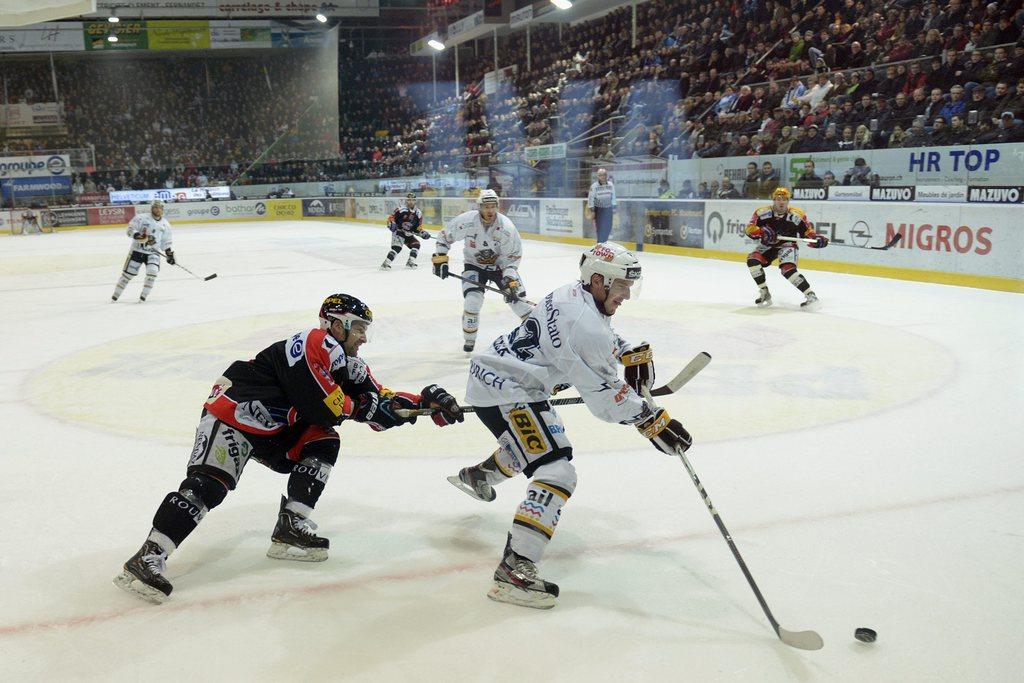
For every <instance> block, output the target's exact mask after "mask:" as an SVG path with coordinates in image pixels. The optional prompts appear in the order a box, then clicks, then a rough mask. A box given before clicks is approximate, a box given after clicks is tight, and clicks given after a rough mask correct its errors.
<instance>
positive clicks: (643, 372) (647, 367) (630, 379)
mask: <svg viewBox="0 0 1024 683" xmlns="http://www.w3.org/2000/svg"><path fill="white" fill-rule="evenodd" d="M619 360H621V361H622V364H623V365H625V366H626V384H628V385H629V386H630V387H632V388H633V391H635V392H636V393H638V394H642V393H643V387H645V386H646V387H647V388H650V387H651V386H652V385H653V384H654V352H653V351H652V350H651V345H650V344H648V343H647V342H640V343H639V344H637V345H636V346H634V347H633V348H631V349H629V350H628V351H624V352H623V353H622V356H621V357H620V359H619Z"/></svg>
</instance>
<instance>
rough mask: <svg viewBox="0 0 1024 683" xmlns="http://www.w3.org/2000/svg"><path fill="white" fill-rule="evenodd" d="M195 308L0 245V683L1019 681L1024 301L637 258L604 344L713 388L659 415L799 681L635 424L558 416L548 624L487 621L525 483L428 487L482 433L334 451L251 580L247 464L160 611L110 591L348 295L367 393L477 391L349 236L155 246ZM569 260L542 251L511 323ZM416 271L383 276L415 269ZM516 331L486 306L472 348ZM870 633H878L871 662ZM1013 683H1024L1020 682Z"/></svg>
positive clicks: (97, 234) (409, 433)
mask: <svg viewBox="0 0 1024 683" xmlns="http://www.w3.org/2000/svg"><path fill="white" fill-rule="evenodd" d="M174 236H175V252H176V253H177V254H178V255H179V257H180V259H181V262H182V263H183V264H184V265H185V266H187V267H188V268H190V269H192V270H193V271H194V272H196V273H197V274H199V275H206V274H208V273H210V272H217V273H218V275H219V277H218V278H217V279H215V280H213V281H210V282H202V281H201V280H198V279H193V278H191V277H189V276H188V275H187V274H186V273H185V272H183V271H182V270H180V269H177V268H173V267H169V266H166V265H165V266H164V267H163V270H162V272H161V275H160V278H159V279H158V281H157V284H156V288H155V289H154V291H153V294H152V296H151V297H150V301H149V302H147V303H145V304H139V303H137V302H136V299H137V295H138V291H139V288H140V287H141V280H142V278H141V277H139V278H136V279H135V280H134V281H133V282H132V284H131V285H130V286H129V289H128V291H127V292H126V293H125V295H124V296H123V297H122V300H121V302H120V303H117V304H111V303H110V301H109V297H110V293H111V290H112V288H113V285H114V282H115V280H116V278H117V274H118V270H119V268H120V265H121V262H122V259H123V258H124V256H125V254H126V252H127V247H128V240H127V238H126V237H125V236H124V234H123V232H122V231H120V230H98V231H82V232H67V233H62V234H55V235H40V236H25V237H3V238H0V320H2V324H0V349H2V351H0V353H2V358H3V363H2V364H0V415H2V423H3V425H2V445H0V458H2V460H0V463H2V473H3V474H2V476H0V501H2V502H0V505H2V508H0V509H2V511H3V524H2V531H0V596H2V597H0V679H2V680H5V681H20V680H48V681H53V680H66V679H87V680H97V681H110V680H139V679H160V680H178V681H182V680H268V679H283V680H342V679H344V680H352V681H392V680H399V681H400V680H421V681H435V680H480V681H498V680H501V681H523V680H559V681H561V680H566V681H570V680H572V681H575V680H579V681H609V680H644V681H670V680H671V681H678V680H693V681H710V680H744V681H816V680H843V681H935V680H945V681H964V680H972V681H1016V680H1020V675H1021V672H1022V671H1024V654H1022V650H1024V648H1022V646H1024V627H1022V625H1021V623H1022V622H1021V618H1022V615H1024V590H1022V584H1024V468H1022V466H1021V460H1022V453H1024V449H1022V448H1021V445H1020V444H1021V437H1022V431H1024V430H1022V427H1021V415H1022V413H1024V400H1022V391H1021V386H1022V381H1024V369H1022V360H1021V358H1022V355H1021V340H1022V339H1024V298H1022V297H1021V296H1020V295H1013V294H1006V293H999V292H991V291H983V290H976V289H968V288H956V287H946V286H939V285H931V284H920V283H910V282H900V281H892V280H884V279H875V278H867V277H856V276H847V275H838V274H832V273H824V272H815V271H806V274H807V276H808V278H809V279H810V280H811V283H812V284H813V285H814V288H815V290H816V291H817V292H818V294H819V296H820V297H821V299H822V307H821V310H820V311H819V312H815V313H808V312H806V311H800V310H799V308H798V306H797V303H798V302H799V300H800V297H799V295H798V293H797V292H796V290H795V289H793V288H792V287H791V286H790V285H789V284H788V283H787V282H785V281H784V280H782V279H781V277H780V276H779V274H778V272H777V271H776V270H775V269H771V270H770V271H769V284H770V285H771V287H772V291H773V293H774V296H775V301H776V306H775V307H774V308H772V309H769V310H758V309H756V308H754V307H753V306H752V305H751V302H752V300H753V298H754V296H755V288H754V286H753V284H752V283H751V281H750V277H749V275H748V274H747V272H746V268H745V267H744V266H743V264H742V263H727V262H720V261H711V260H701V259H690V258H681V257H673V256H663V255H653V254H644V255H643V256H642V257H641V258H642V261H643V265H644V271H645V283H644V288H643V293H642V297H641V298H640V300H638V301H632V302H628V303H627V304H625V306H624V307H623V309H622V311H621V313H620V315H618V316H616V327H617V328H618V330H619V332H620V333H621V334H622V335H623V336H625V337H626V338H629V339H633V340H640V339H647V340H648V341H650V342H652V344H653V346H654V349H655V357H656V361H657V365H658V368H659V372H660V376H661V379H663V380H664V379H667V378H668V377H669V376H670V375H671V374H672V373H673V372H674V371H675V370H676V369H678V368H679V367H681V366H682V365H683V364H684V363H685V362H686V361H687V360H688V359H689V358H691V357H692V356H693V355H694V354H695V353H697V352H698V351H701V350H707V351H709V352H710V353H711V354H712V356H713V357H714V360H713V361H712V363H711V365H710V366H709V367H708V368H707V369H706V370H705V371H704V372H703V373H702V374H701V375H700V376H699V377H698V378H697V379H695V380H694V381H693V383H692V384H691V385H689V386H688V387H686V388H685V389H684V390H683V391H682V392H681V393H680V394H678V395H676V396H672V397H668V398H666V399H665V400H664V403H663V404H664V406H665V407H666V408H668V410H669V411H670V412H671V413H672V414H673V415H674V416H676V417H679V418H680V419H681V420H683V422H684V423H685V424H686V426H687V427H688V428H689V430H690V431H691V432H692V433H693V435H694V438H695V440H696V444H695V446H694V448H693V449H692V451H691V460H692V462H693V464H694V466H695V467H696V469H697V471H698V473H699V474H700V475H701V477H702V479H703V481H704V483H705V485H706V487H707V489H708V491H709V493H710V495H711V497H712V499H713V500H714V502H715V505H716V506H717V508H718V510H719V511H720V513H721V515H722V517H723V518H724V520H725V523H726V524H727V525H728V526H729V530H730V531H731V532H732V534H733V537H734V538H735V540H736V542H737V544H738V546H739V548H740V550H741V552H742V553H743V554H744V557H745V559H746V561H747V563H748V564H749V566H750V568H751V570H752V572H753V574H754V576H755V577H756V579H757V580H758V582H759V583H760V585H761V588H762V590H763V591H764V593H765V596H766V597H767V600H768V603H769V605H770V606H771V608H772V609H773V610H774V612H775V615H776V617H777V618H778V620H779V621H780V622H781V624H782V625H783V626H784V627H786V628H788V629H790V630H802V629H815V630H817V631H818V632H819V633H820V634H821V635H822V637H823V638H824V639H825V648H824V649H823V650H820V651H818V652H802V651H797V650H793V649H790V648H788V647H786V646H785V645H783V644H781V643H780V642H778V640H777V639H776V638H775V637H774V634H773V633H772V632H771V630H770V628H769V626H768V624H767V622H766V620H765V618H764V616H763V615H762V613H761V610H760V609H759V607H758V605H757V603H756V602H755V600H754V597H753V594H752V593H751V591H750V589H749V588H748V587H747V585H746V583H745V581H744V579H743V577H742V575H741V574H740V571H739V569H738V568H737V566H736V564H735V562H734V560H733V558H732V557H731V555H730V554H729V551H728V549H727V547H726V545H725V543H724V542H723V540H722V538H721V536H720V535H719V533H718V531H717V530H716V528H715V527H714V525H713V522H712V520H711V518H710V517H709V515H708V514H707V511H706V510H705V508H704V506H703V505H702V503H701V500H700V498H699V496H698V494H697V492H696V490H695V488H694V486H693V485H692V483H691V482H690V481H689V479H688V477H687V475H686V472H685V470H684V469H683V467H682V466H681V464H680V463H679V462H678V461H677V460H674V459H672V458H669V457H667V456H664V455H661V454H659V453H657V452H656V451H655V450H654V449H653V448H652V447H651V446H650V445H649V444H647V443H646V442H644V441H643V440H642V439H641V437H640V436H639V435H638V434H636V432H635V430H633V429H632V428H630V427H624V426H620V425H609V424H604V423H600V422H598V421H597V420H595V419H594V418H592V417H591V416H590V415H589V413H588V412H587V410H586V408H584V407H581V406H575V407H566V408H563V409H562V410H561V414H562V415H563V417H564V419H565V422H566V427H567V432H568V435H569V436H570V438H571V439H572V440H573V442H574V444H575V447H576V457H575V460H574V462H575V464H576V467H577V470H578V472H579V479H580V481H579V486H578V488H577V490H576V493H575V495H574V496H573V497H572V498H571V500H570V502H569V503H568V504H567V506H566V507H565V509H564V515H563V518H562V521H561V524H560V526H559V528H558V532H557V534H556V536H555V539H554V541H553V542H552V544H551V545H550V547H549V552H548V555H547V557H546V558H545V561H544V562H543V563H542V564H541V570H542V574H543V576H545V577H546V578H548V579H549V580H552V581H555V582H557V583H559V584H560V585H561V588H562V594H561V597H560V599H559V604H558V605H557V607H556V608H555V609H554V610H552V611H550V612H538V611H533V610H527V609H523V608H517V607H512V606H509V605H502V604H496V603H493V602H491V601H489V600H487V599H486V597H485V593H486V591H487V588H488V586H489V584H490V575H491V572H492V571H493V569H494V566H495V565H496V563H497V561H498V559H499V555H500V552H501V548H502V546H503V545H504V540H505V533H506V529H507V528H508V526H509V523H510V521H511V517H512V513H513V510H514V508H515V506H516V504H517V503H518V501H519V500H520V497H521V495H522V493H523V491H524V489H525V482H524V481H523V480H522V479H517V480H514V481H511V482H507V483H505V484H504V485H503V486H501V487H500V488H499V489H498V499H497V501H495V502H494V503H490V504H484V503H479V502H476V501H473V500H471V499H470V498H469V497H467V496H466V495H464V494H462V493H460V492H459V491H457V490H455V489H454V488H453V487H451V486H450V485H449V484H448V483H447V482H446V481H445V476H446V475H449V474H452V473H454V472H456V471H457V470H458V469H459V468H460V467H461V466H464V465H467V464H472V463H476V462H478V461H480V460H481V459H483V458H484V457H485V456H486V455H487V454H488V453H490V452H491V450H492V449H493V443H494V442H493V439H492V438H491V437H490V435H489V433H487V432H486V431H485V430H484V428H483V427H482V425H480V424H479V422H478V421H477V420H476V418H474V417H472V416H471V417H470V418H469V419H468V420H467V421H466V423H465V424H464V425H460V426H456V427H451V428H447V429H444V430H441V429H438V428H436V427H435V426H434V425H433V424H432V423H431V422H430V421H429V420H421V421H420V422H419V423H418V424H416V425H414V426H410V427H406V428H403V429H396V430H392V431H389V432H386V433H382V434H376V433H373V432H371V431H370V430H368V429H367V428H365V427H364V426H362V425H357V424H346V425H345V426H344V427H343V428H341V434H342V455H341V459H340V461H339V465H338V467H337V468H335V470H334V473H333V475H332V478H331V480H330V482H329V484H328V487H327V490H326V492H325V494H324V495H323V497H322V498H321V501H320V504H319V506H318V507H317V510H316V514H315V517H314V518H315V520H316V521H317V522H318V523H319V525H320V531H321V533H323V534H325V535H326V536H328V537H330V539H331V557H330V559H329V560H328V561H327V562H325V563H323V564H300V563H284V562H279V561H274V560H270V559H267V558H266V557H265V555H264V553H265V551H266V549H267V545H268V539H269V533H270V531H271V529H272V528H273V525H274V522H275V515H276V512H277V506H278V496H279V494H280V493H282V492H283V491H284V484H285V478H284V477H283V476H281V475H276V474H274V473H272V472H270V471H269V470H267V469H265V468H263V467H262V466H260V465H259V464H257V463H251V464H250V466H249V467H248V468H247V470H246V472H245V475H244V477H243V478H242V480H241V483H240V485H239V487H238V489H237V490H236V491H234V492H232V493H230V494H229V495H228V497H227V499H226V501H225V502H224V503H223V504H222V505H221V506H220V507H219V508H217V509H216V510H214V511H213V512H211V513H210V514H209V515H208V516H207V518H206V519H205V520H204V521H203V523H202V524H201V526H200V527H199V529H197V531H196V532H195V533H194V534H193V535H192V536H191V537H190V538H189V539H188V540H187V541H186V542H185V543H184V544H183V545H182V547H181V548H180V549H179V551H178V552H177V553H176V554H175V555H174V556H173V557H172V558H171V561H170V563H169V576H170V579H171V580H172V581H173V583H174V585H175V591H174V593H173V595H172V597H171V599H170V601H169V602H168V603H167V604H165V605H164V606H161V607H155V606H151V605H148V604H144V603H141V602H139V601H137V600H135V599H133V598H132V597H130V596H128V595H126V594H124V593H122V592H120V591H118V590H117V589H116V588H115V587H114V586H113V585H112V584H111V581H110V579H111V577H112V576H113V575H114V574H115V573H117V572H118V570H119V568H120V565H121V563H122V562H124V560H125V559H126V558H127V557H129V556H130V555H131V554H132V553H134V552H135V550H136V549H137V548H138V546H139V545H140V543H141V542H142V540H143V539H144V537H145V535H146V533H147V532H148V530H149V525H150V521H151V519H152V515H153V512H154V510H155V508H156V506H157V504H158V503H159V502H160V500H161V499H162V498H163V496H164V494H165V493H166V492H168V491H171V490H174V489H175V488H176V487H177V485H178V482H179V481H180V480H181V479H182V477H183V474H184V465H185V463H186V461H187V457H188V454H189V452H190V449H191V443H192V431H193V428H194V425H195V421H196V418H197V417H198V414H199V411H200V408H201V406H202V402H203V400H204V398H205V396H206V393H207V391H208V389H209V387H210V385H211V383H212V381H213V380H214V379H215V378H216V377H217V376H218V375H219V374H220V372H221V371H222V370H223V369H224V368H225V367H227V365H228V364H229V363H230V362H231V361H233V360H235V359H238V358H243V359H244V358H250V357H252V355H254V354H255V353H256V352H257V351H259V350H260V349H262V348H263V347H265V346H267V345H268V344H270V343H271V342H273V341H276V340H278V339H282V338H284V337H285V336H286V335H288V334H291V333H293V332H295V331H298V330H300V329H303V328H308V327H312V326H315V322H316V311H317V308H318V306H319V304H320V301H321V300H322V299H323V297H324V296H325V295H327V294H329V293H332V292H336V291H344V292H349V293H351V294H354V295H357V296H359V297H361V298H363V299H364V300H365V301H366V302H368V303H369V305H370V306H371V307H372V308H373V310H374V313H375V315H376V318H377V320H378V321H379V322H378V323H376V324H375V327H376V328H377V329H376V336H375V339H374V341H373V343H371V344H369V345H367V346H366V347H364V349H363V355H364V356H365V357H366V358H367V359H368V361H369V363H370V364H371V366H372V367H373V369H374V372H375V374H376V376H377V377H378V378H379V379H381V381H383V382H384V383H385V384H387V385H389V386H393V387H396V388H402V389H407V390H412V391H417V390H419V389H420V388H421V387H422V386H423V385H425V384H427V383H429V382H433V381H437V382H440V383H441V384H443V385H445V386H448V387H450V388H451V389H452V390H453V393H455V394H456V395H457V396H460V397H461V396H462V394H463V392H464V386H465V374H466V370H467V364H468V362H467V357H466V355H465V354H463V353H462V352H461V346H462V339H461V330H460V313H461V297H460V295H459V288H458V285H457V283H455V282H454V281H445V282H442V281H440V280H438V279H436V278H434V277H433V276H432V275H431V273H430V266H429V252H430V251H432V249H433V244H432V243H430V242H428V243H427V244H426V245H425V247H424V251H425V252H427V253H425V254H422V255H421V256H420V263H421V267H420V269H419V270H417V271H409V270H406V269H405V268H402V267H400V265H399V266H398V267H396V268H395V270H393V271H391V272H380V271H378V270H377V266H378V264H379V263H380V261H381V259H382V258H383V256H384V254H385V253H386V251H387V243H388V239H387V237H388V235H387V233H386V232H384V231H383V230H381V229H380V228H375V227H369V226H364V225H353V224H344V223H328V222H324V223H317V222H310V221H307V222H296V223H254V224H240V223H235V224H230V225H224V226H186V225H179V226H176V227H175V235H174ZM579 253H580V248H579V247H575V246H567V245H559V244H550V243H542V242H535V241H527V242H526V243H525V258H524V265H523V269H522V274H523V279H524V282H525V285H526V288H527V292H528V295H529V296H530V297H533V298H539V297H541V296H543V295H544V294H545V293H546V292H547V291H549V290H550V289H553V288H554V287H556V286H558V285H560V284H562V283H565V282H568V281H570V280H572V279H574V276H575V273H576V270H575V269H576V263H577V259H578V255H579ZM404 259H405V253H404V252H403V254H402V255H401V256H400V257H399V259H398V261H396V263H398V264H402V263H404ZM514 324H515V320H514V317H513V315H512V313H511V312H510V311H509V310H508V309H507V307H505V306H504V304H502V303H501V302H500V300H498V299H497V298H496V297H494V296H493V295H488V299H487V303H486V305H485V308H484V311H483V315H482V330H481V335H480V339H481V344H483V343H487V342H489V341H490V340H491V339H492V338H493V337H495V336H496V335H497V334H499V333H503V332H505V331H507V330H509V329H511V327H512V326H513V325H514ZM858 626H870V627H872V628H874V629H876V630H877V631H878V633H879V639H878V642H877V643H875V644H874V645H871V646H868V645H864V644H861V643H858V642H856V641H854V639H853V631H854V628H856V627H858ZM1015 672H1016V673H1015Z"/></svg>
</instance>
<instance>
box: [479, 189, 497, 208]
mask: <svg viewBox="0 0 1024 683" xmlns="http://www.w3.org/2000/svg"><path fill="white" fill-rule="evenodd" d="M486 202H494V203H495V204H497V203H498V193H497V192H495V191H494V190H480V195H479V196H478V197H477V198H476V204H477V206H483V205H484V203H486Z"/></svg>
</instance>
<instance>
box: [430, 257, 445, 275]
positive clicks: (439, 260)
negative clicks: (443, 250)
mask: <svg viewBox="0 0 1024 683" xmlns="http://www.w3.org/2000/svg"><path fill="white" fill-rule="evenodd" d="M430 260H431V262H432V263H433V264H434V275H436V276H438V277H439V278H441V279H442V280H443V279H445V278H446V277H448V254H434V257H433V258H432V259H430Z"/></svg>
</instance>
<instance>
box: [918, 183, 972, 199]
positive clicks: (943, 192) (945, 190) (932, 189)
mask: <svg viewBox="0 0 1024 683" xmlns="http://www.w3.org/2000/svg"><path fill="white" fill-rule="evenodd" d="M914 201H915V202H966V201H967V188H966V187H964V186H963V185H956V186H954V185H920V186H918V187H917V188H916V192H915V195H914Z"/></svg>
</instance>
